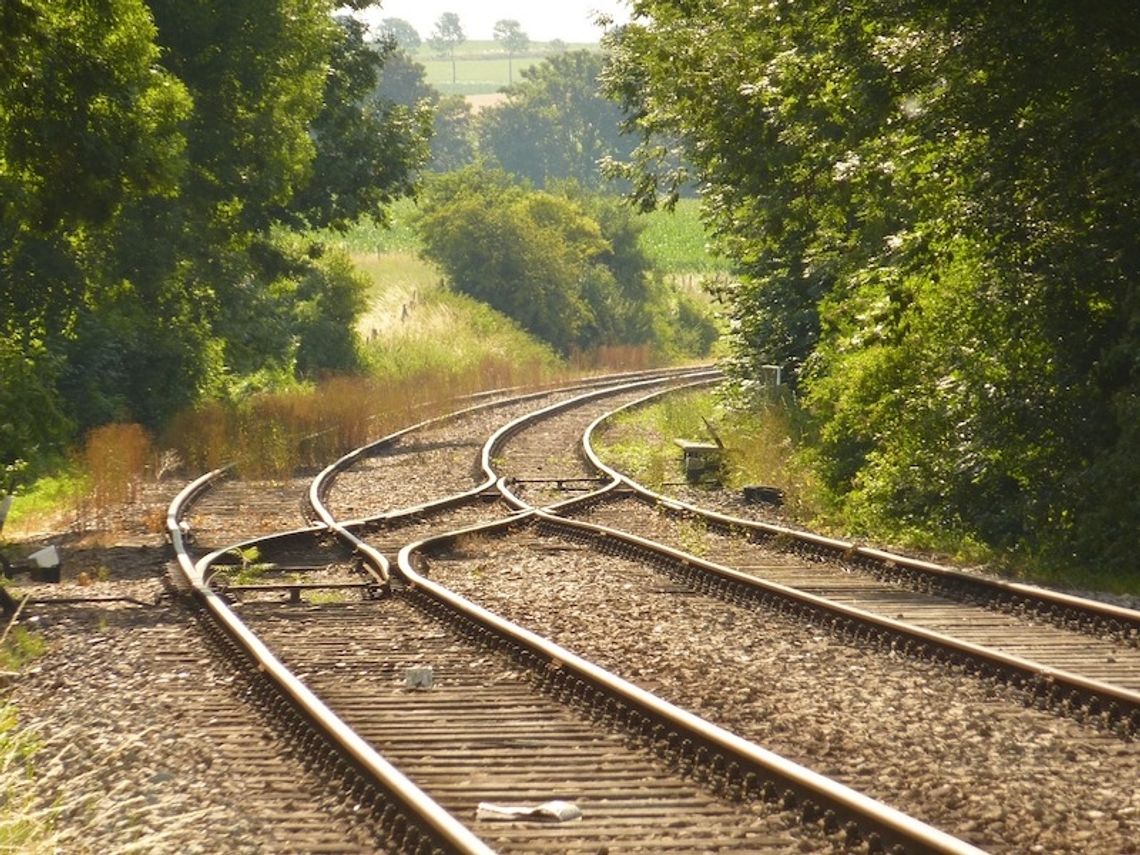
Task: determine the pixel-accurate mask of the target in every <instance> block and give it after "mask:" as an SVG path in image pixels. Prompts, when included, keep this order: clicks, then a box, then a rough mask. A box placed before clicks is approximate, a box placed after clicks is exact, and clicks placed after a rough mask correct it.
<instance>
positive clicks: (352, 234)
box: [309, 198, 420, 255]
mask: <svg viewBox="0 0 1140 855" xmlns="http://www.w3.org/2000/svg"><path fill="white" fill-rule="evenodd" d="M415 211H416V203H415V201H414V200H413V199H407V198H405V199H400V200H398V201H397V202H395V203H394V204H392V205H390V206H389V207H388V223H387V225H381V224H380V223H377V222H376V221H375V220H374V219H372V218H371V217H363V218H361V219H360V220H359V221H358V222H356V223H353V224H352V226H351V227H350V228H349V229H348V231H347V232H337V231H333V230H332V229H324V230H322V231H317V232H310V233H309V237H310V238H311V239H313V240H319V241H322V242H324V243H327V244H328V245H329V246H332V247H336V248H338V249H341V250H344V251H345V252H347V253H348V254H350V255H353V254H357V253H366V252H372V253H377V254H379V253H387V252H404V253H414V252H418V251H419V248H420V239H419V237H418V236H417V235H416V232H415V230H414V229H413V228H412V226H411V220H412V216H413V215H414V214H415Z"/></svg>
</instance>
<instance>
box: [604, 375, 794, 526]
mask: <svg viewBox="0 0 1140 855" xmlns="http://www.w3.org/2000/svg"><path fill="white" fill-rule="evenodd" d="M797 421H798V419H797V417H796V414H795V411H794V409H793V408H792V407H791V406H790V405H789V404H787V403H786V402H784V401H782V400H780V399H778V398H777V399H774V400H773V401H772V402H771V403H770V404H768V405H766V406H764V407H763V408H762V409H760V410H757V411H756V412H750V413H742V412H730V411H727V410H725V409H724V408H723V407H721V406H720V405H719V403H718V401H717V398H716V394H715V392H713V391H711V390H699V391H692V392H686V393H681V394H676V395H668V396H666V397H665V398H663V399H660V400H658V401H657V402H655V403H653V404H651V405H648V406H645V407H639V408H637V409H635V410H632V411H629V412H627V413H624V414H622V415H621V416H619V417H618V418H616V419H615V420H614V421H613V422H612V423H611V424H610V425H608V426H607V427H606V429H605V431H604V432H603V433H602V435H601V437H600V440H599V442H598V447H599V451H600V452H601V454H602V456H603V458H604V459H605V460H606V461H607V462H609V463H611V465H614V466H616V467H617V468H619V469H622V470H623V471H626V472H629V473H630V474H631V475H632V476H633V477H634V478H635V479H636V480H639V481H642V482H643V483H645V484H646V485H647V486H650V487H653V488H661V487H662V486H667V485H669V484H674V483H680V482H683V481H684V480H685V477H684V467H683V459H682V453H681V449H680V448H679V447H678V446H677V445H676V444H675V443H674V440H676V439H689V440H696V441H701V442H711V441H714V439H715V437H714V435H713V433H714V431H715V436H716V437H719V438H720V440H721V442H723V443H724V446H725V450H724V456H723V461H724V463H723V469H722V472H721V483H722V485H723V486H724V487H725V488H726V489H730V490H739V489H741V488H743V487H745V486H748V485H765V486H771V487H777V488H779V489H780V490H781V491H783V493H784V502H785V506H786V508H787V509H788V511H789V513H791V514H792V515H793V516H795V517H796V518H799V519H809V518H811V517H812V516H814V513H815V510H816V496H815V491H814V488H813V482H812V479H811V477H810V475H809V474H808V473H807V471H806V470H805V469H803V468H802V467H801V466H799V465H798V464H797V463H796V460H795V450H796V446H797V441H798V436H799V430H800V429H799V426H798V424H797Z"/></svg>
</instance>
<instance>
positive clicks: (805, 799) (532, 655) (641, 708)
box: [397, 511, 981, 853]
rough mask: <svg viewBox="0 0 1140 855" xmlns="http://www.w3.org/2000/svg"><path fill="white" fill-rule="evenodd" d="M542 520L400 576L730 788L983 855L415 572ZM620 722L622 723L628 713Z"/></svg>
mask: <svg viewBox="0 0 1140 855" xmlns="http://www.w3.org/2000/svg"><path fill="white" fill-rule="evenodd" d="M541 516H542V512H540V511H524V512H523V513H521V514H520V515H519V516H517V517H515V518H513V519H509V520H500V521H496V522H491V523H484V524H481V525H477V526H471V527H468V528H464V529H460V530H457V531H454V532H448V533H446V534H442V535H438V536H435V537H432V538H428V539H426V540H421V541H418V542H415V543H410V544H407V545H406V546H404V547H403V549H401V551H400V554H399V558H398V562H397V567H398V570H399V572H400V573H401V574H402V575H403V576H404V578H405V579H406V581H407V583H408V584H409V586H411V587H413V588H415V589H416V590H418V591H419V592H421V593H422V594H424V595H426V596H429V597H430V598H432V599H433V600H434V601H435V602H437V603H438V604H439V605H440V606H443V607H445V608H446V609H448V610H449V611H451V612H454V613H455V614H457V615H459V616H461V617H462V618H464V619H465V620H467V621H469V622H470V623H472V624H475V625H477V626H479V627H480V628H481V629H482V630H484V631H487V632H492V633H494V634H496V635H498V636H499V637H500V638H502V639H503V640H504V641H506V642H507V643H509V644H511V645H513V646H514V647H515V648H517V649H518V650H520V651H521V652H522V658H523V659H524V660H525V661H526V663H527V664H528V665H529V666H530V667H531V668H532V669H534V670H536V671H540V672H541V671H544V670H545V671H548V672H558V673H559V674H560V679H562V680H564V681H565V682H569V683H571V684H574V686H575V688H574V690H573V691H574V692H576V693H578V694H582V693H584V692H596V693H598V694H599V695H601V696H603V697H604V698H605V700H602V701H600V703H601V704H602V705H606V704H610V705H612V704H613V703H615V702H616V703H618V704H620V705H621V706H622V707H623V708H624V710H625V711H626V712H625V713H624V716H625V718H626V719H627V720H634V721H637V722H638V723H639V727H640V729H641V731H642V732H643V733H644V734H647V735H649V738H650V739H652V740H653V741H655V742H666V743H676V744H684V745H687V746H688V748H687V751H688V753H689V754H690V756H691V757H692V758H697V760H698V762H700V761H699V758H701V756H702V755H704V757H705V762H706V763H708V764H709V765H711V766H712V767H713V768H714V769H716V768H719V769H720V770H721V774H722V775H725V776H727V777H729V778H732V779H733V781H732V782H730V783H729V784H728V785H727V787H726V788H727V789H733V788H734V787H735V788H741V789H745V790H748V789H755V790H758V791H759V792H762V793H765V794H769V793H770V794H772V795H775V796H777V797H780V798H783V799H784V800H785V803H786V804H788V803H791V804H798V805H799V806H800V808H801V810H802V812H803V815H804V817H805V819H807V820H811V819H813V818H826V819H825V823H827V824H835V823H840V824H847V823H855V825H856V826H857V827H858V828H859V829H860V833H861V834H862V836H863V837H871V836H874V837H875V838H876V839H877V840H879V841H880V842H881V844H882V845H883V846H886V847H893V846H898V847H902V851H907V852H932V853H933V852H938V853H979V852H980V851H981V850H979V849H977V848H976V847H973V846H971V845H970V844H968V843H965V842H964V841H961V840H959V839H958V838H955V837H952V836H951V835H948V834H946V833H945V832H942V831H939V830H938V829H935V828H933V827H931V826H929V825H927V824H926V823H923V822H921V821H920V820H917V819H915V818H913V817H911V816H908V815H906V814H904V813H902V812H900V811H897V810H895V809H893V808H890V807H888V806H887V805H884V804H882V803H881V802H878V801H876V800H874V799H871V798H869V797H868V796H865V795H863V794H862V793H859V792H857V791H855V790H852V789H850V788H849V787H845V786H844V785H842V784H839V783H837V782H835V781H832V780H831V779H829V778H826V777H825V776H823V775H820V774H818V773H815V772H812V771H811V770H810V769H807V768H805V767H803V766H800V765H799V764H797V763H794V762H792V761H790V760H787V759H785V758H783V757H781V756H779V755H777V754H775V753H773V752H771V751H768V750H766V749H764V748H762V747H760V746H758V745H756V744H754V743H752V742H749V741H747V740H745V739H742V738H740V737H738V736H736V735H735V734H733V733H730V732H729V731H726V730H724V729H722V728H719V727H717V726H716V725H714V724H711V723H709V722H707V721H705V720H704V719H701V718H699V717H697V716H695V715H693V714H692V713H689V712H687V711H685V710H683V709H681V708H679V707H676V706H674V705H673V704H670V703H668V702H667V701H664V700H662V699H660V698H658V697H656V696H655V695H653V694H651V693H649V692H646V691H645V690H643V689H640V688H638V687H637V686H635V685H633V684H632V683H629V682H628V681H626V680H623V679H622V678H620V677H617V676H616V675H614V674H612V673H610V672H609V671H606V670H604V669H602V668H600V667H598V666H597V665H594V664H593V663H591V662H588V661H587V660H585V659H582V658H581V657H579V656H576V655H575V654H573V653H571V652H570V651H569V650H567V649H565V648H563V647H561V646H559V645H557V644H555V643H553V642H551V641H549V640H547V639H545V638H543V637H541V636H539V635H536V634H535V633H532V632H530V631H529V630H527V629H524V628H523V627H521V626H519V625H517V624H515V623H512V622H511V621H508V620H505V619H503V618H501V617H499V616H497V615H495V614H494V613H492V612H490V611H488V610H486V609H484V608H482V607H480V606H478V605H476V604H474V603H472V602H471V601H470V600H467V599H466V598H464V597H461V596H459V595H458V594H455V593H453V592H451V591H450V590H448V589H447V588H444V587H443V586H441V585H438V584H436V583H435V582H433V581H432V580H430V579H428V578H426V577H424V576H422V575H421V574H420V573H418V572H417V570H416V569H415V557H414V556H415V555H416V553H418V552H420V551H422V550H425V549H436V548H440V547H442V546H446V545H447V544H449V543H451V542H453V541H454V540H456V539H457V538H460V537H463V536H466V535H473V534H484V535H486V534H490V533H501V532H504V531H505V530H508V529H512V528H518V527H525V526H526V525H528V524H530V523H531V522H532V520H533V519H538V518H539V517H541ZM616 716H617V717H619V718H620V717H622V714H620V713H619V714H616ZM773 788H774V789H773ZM849 831H851V829H849Z"/></svg>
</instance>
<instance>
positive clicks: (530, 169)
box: [376, 21, 636, 189]
mask: <svg viewBox="0 0 1140 855" xmlns="http://www.w3.org/2000/svg"><path fill="white" fill-rule="evenodd" d="M499 23H500V24H503V25H516V26H517V22H514V21H500V22H499ZM398 29H399V28H398V27H397V28H396V29H388V30H385V32H388V33H395V32H396V31H397V30H398ZM514 32H515V31H514V30H511V29H509V28H508V29H505V30H503V33H504V36H503V38H504V39H506V37H507V36H508V35H511V34H512V33H514ZM512 37H513V36H512ZM522 38H525V36H523V37H522ZM519 43H521V42H519ZM382 44H385V43H382ZM516 44H518V43H516ZM389 46H390V45H389ZM516 49H521V48H517V47H516ZM604 67H605V57H604V56H603V55H602V54H601V53H598V52H596V51H587V50H578V51H567V52H563V53H559V54H555V55H553V56H550V57H548V58H546V59H544V60H543V61H542V62H540V63H538V64H537V65H535V66H533V67H531V68H527V69H524V70H523V71H522V72H521V73H520V74H521V77H522V79H521V80H520V81H519V82H518V83H516V84H514V85H513V86H508V87H505V88H504V89H503V90H502V91H503V93H504V96H505V100H504V102H503V103H502V104H498V105H495V106H491V107H487V108H484V109H483V110H481V111H480V112H479V113H478V115H476V114H475V112H474V111H473V110H472V109H471V107H470V105H469V104H468V103H467V101H466V99H464V98H462V97H461V96H443V95H441V94H440V92H439V90H437V89H436V88H435V87H434V86H431V85H430V84H429V83H427V72H426V69H425V68H424V67H423V65H422V64H421V63H419V62H417V61H416V60H415V59H414V58H413V57H412V56H411V54H409V53H408V52H407V51H406V50H403V49H398V50H396V51H395V53H394V54H392V55H391V56H390V57H389V58H388V60H387V62H386V64H385V67H384V70H383V72H382V73H381V78H380V81H379V83H378V86H377V88H376V96H377V98H378V100H379V101H381V102H392V103H394V104H400V105H403V106H405V107H407V108H413V109H414V108H416V107H417V106H422V105H427V106H429V107H430V108H432V109H433V110H434V111H435V125H434V130H433V135H432V144H431V145H432V157H431V160H430V161H429V168H430V169H431V171H434V172H446V171H449V170H452V169H458V168H460V167H463V166H466V165H469V164H472V163H474V162H475V161H476V160H477V159H479V158H482V159H483V160H486V161H487V162H489V163H491V164H493V165H495V166H498V167H501V168H502V169H503V170H505V171H506V172H508V173H510V174H511V175H514V176H516V177H518V178H520V179H525V180H528V181H530V182H531V183H533V184H534V185H536V186H537V187H544V186H545V185H546V184H547V183H548V182H557V181H564V180H566V179H571V180H574V181H576V182H578V183H579V184H581V185H583V186H585V187H590V188H594V189H600V188H602V187H609V188H611V189H614V187H615V186H614V185H612V184H611V182H610V179H609V177H607V175H606V174H605V173H604V172H603V170H602V168H601V165H602V164H603V163H605V162H608V161H619V162H620V161H625V160H628V159H629V158H630V156H631V155H632V152H633V149H634V147H635V145H636V140H635V139H634V138H633V137H631V136H626V135H623V133H622V131H621V123H622V119H623V115H622V112H621V108H620V107H619V106H618V105H617V104H616V103H614V102H613V101H611V100H609V99H608V98H607V97H606V96H605V95H604V94H603V93H602V91H601V88H600V76H601V74H602V70H603V68H604Z"/></svg>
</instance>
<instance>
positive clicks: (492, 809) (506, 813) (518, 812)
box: [475, 800, 582, 822]
mask: <svg viewBox="0 0 1140 855" xmlns="http://www.w3.org/2000/svg"><path fill="white" fill-rule="evenodd" d="M475 818H476V819H490V820H499V821H511V820H515V821H518V820H532V821H535V822H570V821H571V820H574V819H581V818H582V811H581V810H580V809H579V808H578V806H577V805H576V804H574V803H572V802H561V801H557V800H555V801H551V802H543V803H542V804H540V805H496V804H492V803H491V802H479V807H477V808H476V809H475Z"/></svg>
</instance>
